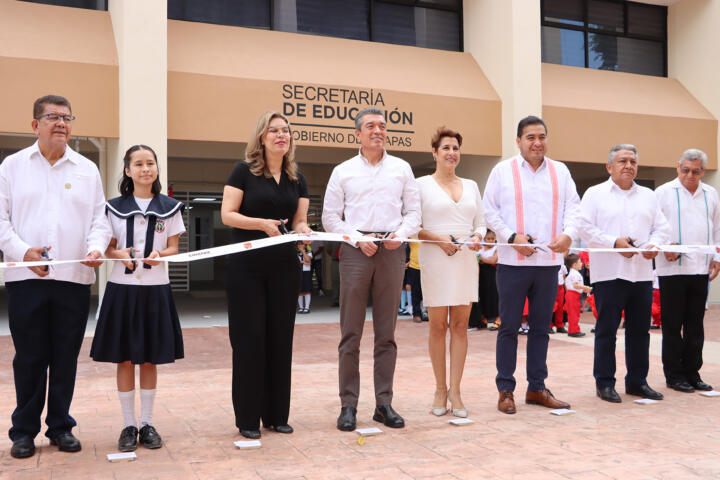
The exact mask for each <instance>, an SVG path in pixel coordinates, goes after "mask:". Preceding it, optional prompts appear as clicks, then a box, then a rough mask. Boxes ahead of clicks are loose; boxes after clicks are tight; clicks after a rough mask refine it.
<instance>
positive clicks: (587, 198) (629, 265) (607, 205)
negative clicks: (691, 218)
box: [580, 178, 670, 283]
mask: <svg viewBox="0 0 720 480" xmlns="http://www.w3.org/2000/svg"><path fill="white" fill-rule="evenodd" d="M580 205H581V210H582V216H581V223H580V232H581V235H582V237H583V240H584V241H585V243H586V244H587V246H588V247H599V248H613V247H614V245H615V241H616V240H617V239H618V238H624V237H631V238H636V239H637V240H636V242H635V245H637V246H638V247H642V246H645V245H648V244H650V245H663V244H666V243H667V241H668V238H669V235H670V226H669V225H668V222H667V220H665V216H664V215H663V213H662V211H661V210H660V206H659V204H658V201H657V198H656V197H655V192H653V191H652V190H650V189H649V188H645V187H641V186H640V185H638V184H636V183H633V186H632V187H631V188H630V189H629V190H623V189H621V188H620V187H618V186H617V185H616V184H615V182H613V180H612V178H609V179H608V180H607V181H606V182H603V183H601V184H599V185H595V186H593V187H590V188H588V190H587V191H586V192H585V195H583V199H582V203H581V204H580ZM660 255H662V254H660ZM590 265H591V267H590V280H591V281H592V282H593V283H595V282H603V281H607V280H616V279H622V280H627V281H629V282H645V281H647V282H650V281H652V272H653V268H652V260H647V259H645V258H643V256H642V255H640V254H636V255H633V256H632V257H631V258H625V257H623V256H622V255H620V254H619V253H615V252H607V253H604V252H590Z"/></svg>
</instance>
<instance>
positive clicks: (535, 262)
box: [483, 155, 580, 266]
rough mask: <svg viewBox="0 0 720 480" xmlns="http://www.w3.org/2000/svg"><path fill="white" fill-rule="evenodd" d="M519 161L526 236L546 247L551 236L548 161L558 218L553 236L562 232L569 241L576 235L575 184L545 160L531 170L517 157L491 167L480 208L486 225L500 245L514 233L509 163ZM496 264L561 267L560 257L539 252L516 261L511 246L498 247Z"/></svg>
mask: <svg viewBox="0 0 720 480" xmlns="http://www.w3.org/2000/svg"><path fill="white" fill-rule="evenodd" d="M511 162H519V167H520V179H521V182H522V198H523V217H524V226H525V230H524V231H525V234H529V235H531V236H532V237H533V239H535V243H538V244H547V243H549V242H550V241H552V240H553V238H551V237H552V215H553V211H552V210H553V208H552V195H553V193H552V184H551V180H550V173H549V169H548V167H547V162H553V165H554V167H555V171H556V173H557V180H558V212H557V213H558V215H557V225H556V226H555V230H556V235H560V234H561V233H564V234H565V235H568V236H569V237H570V238H571V239H572V238H575V237H576V236H577V222H578V215H579V204H580V198H579V197H578V194H577V189H576V188H575V182H574V181H573V179H572V177H571V176H570V171H569V170H568V168H567V167H566V166H565V164H563V163H560V162H556V161H554V160H551V159H549V158H547V157H545V161H543V163H542V164H541V165H540V167H538V169H537V170H534V169H533V168H532V166H531V165H530V164H529V163H528V162H527V161H526V160H525V159H524V158H523V157H522V156H520V155H517V156H515V157H513V158H510V159H507V160H503V161H502V162H500V163H498V164H497V165H495V167H493V169H492V171H491V172H490V176H489V177H488V180H487V185H486V186H485V193H484V195H483V208H484V210H485V223H486V225H487V227H488V228H489V229H490V230H492V231H494V232H495V234H496V235H497V237H498V241H499V242H502V243H504V242H507V240H508V238H509V237H510V236H511V235H512V234H513V233H517V230H518V228H517V225H516V216H515V182H514V180H513V174H512V163H511ZM498 263H502V264H504V265H515V266H550V265H561V264H562V263H563V255H562V254H555V259H553V256H552V252H549V253H548V252H545V251H540V250H538V252H537V253H534V254H532V255H530V256H529V257H523V259H522V260H520V259H519V258H518V253H517V251H516V250H515V249H514V248H512V247H509V246H508V247H503V246H500V247H498Z"/></svg>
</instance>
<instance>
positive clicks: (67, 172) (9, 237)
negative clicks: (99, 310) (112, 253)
mask: <svg viewBox="0 0 720 480" xmlns="http://www.w3.org/2000/svg"><path fill="white" fill-rule="evenodd" d="M110 236H111V231H110V224H109V223H108V221H107V219H106V218H105V194H104V193H103V189H102V181H101V180H100V173H99V172H98V169H97V167H96V166H95V164H94V163H93V162H91V161H90V160H88V159H87V158H85V157H83V156H82V155H80V154H79V153H77V152H75V151H74V150H73V149H72V148H70V147H69V146H66V147H65V153H64V154H63V156H62V157H61V158H60V159H59V160H58V161H57V162H55V164H53V165H50V163H49V162H48V161H47V160H46V159H45V157H43V155H42V154H41V153H40V148H39V146H38V143H37V142H35V143H34V144H33V145H32V146H30V147H28V148H25V149H23V150H20V151H19V152H17V153H14V154H13V155H10V156H8V157H7V158H5V160H3V162H2V163H1V164H0V250H2V251H3V253H4V255H5V261H6V262H20V261H22V260H23V258H24V257H25V253H26V252H27V250H28V249H29V248H30V247H44V246H51V247H52V248H51V249H50V258H51V259H53V260H74V259H82V258H85V256H86V255H87V254H88V253H90V252H92V251H94V250H97V251H98V252H100V253H105V250H106V249H107V245H108V242H109V241H110ZM4 275H5V282H16V281H20V280H28V279H35V280H37V279H42V280H61V281H66V282H73V283H80V284H85V285H88V284H92V283H94V282H95V269H94V268H90V267H86V266H85V265H82V264H80V263H70V264H65V265H55V266H53V267H51V268H50V269H49V274H48V275H47V276H45V277H39V276H37V275H35V273H34V272H32V271H31V270H29V269H27V268H8V269H7V270H5V272H4Z"/></svg>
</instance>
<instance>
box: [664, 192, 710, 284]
mask: <svg viewBox="0 0 720 480" xmlns="http://www.w3.org/2000/svg"><path fill="white" fill-rule="evenodd" d="M655 196H657V199H658V202H659V203H660V208H661V209H662V211H663V214H664V215H665V218H666V219H667V221H668V223H669V224H670V241H669V243H680V244H685V245H716V244H717V243H720V202H718V193H717V190H715V189H714V188H713V187H711V186H710V185H707V184H705V183H702V182H700V185H698V188H697V190H695V193H694V194H692V193H690V192H689V191H688V189H686V188H685V187H684V186H683V185H682V183H680V180H678V179H677V178H676V179H675V180H672V181H670V182H668V183H665V184H663V185H660V186H659V187H658V188H657V189H656V190H655ZM713 260H715V261H720V254H718V255H715V256H713V255H705V254H699V253H689V254H688V253H684V254H682V255H681V256H680V258H679V259H678V260H675V261H673V262H668V261H667V260H665V256H664V255H663V254H660V255H658V256H657V258H656V259H655V267H656V268H657V271H658V275H660V276H668V275H705V274H707V273H708V267H709V265H710V262H711V261H713Z"/></svg>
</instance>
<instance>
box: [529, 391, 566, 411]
mask: <svg viewBox="0 0 720 480" xmlns="http://www.w3.org/2000/svg"><path fill="white" fill-rule="evenodd" d="M525 403H528V404H535V405H542V406H543V407H548V408H570V404H569V403H566V402H563V401H561V400H558V399H557V398H555V397H553V394H552V392H551V391H550V390H548V389H547V388H546V389H545V390H540V391H539V392H531V391H530V390H528V391H527V393H526V394H525Z"/></svg>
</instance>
